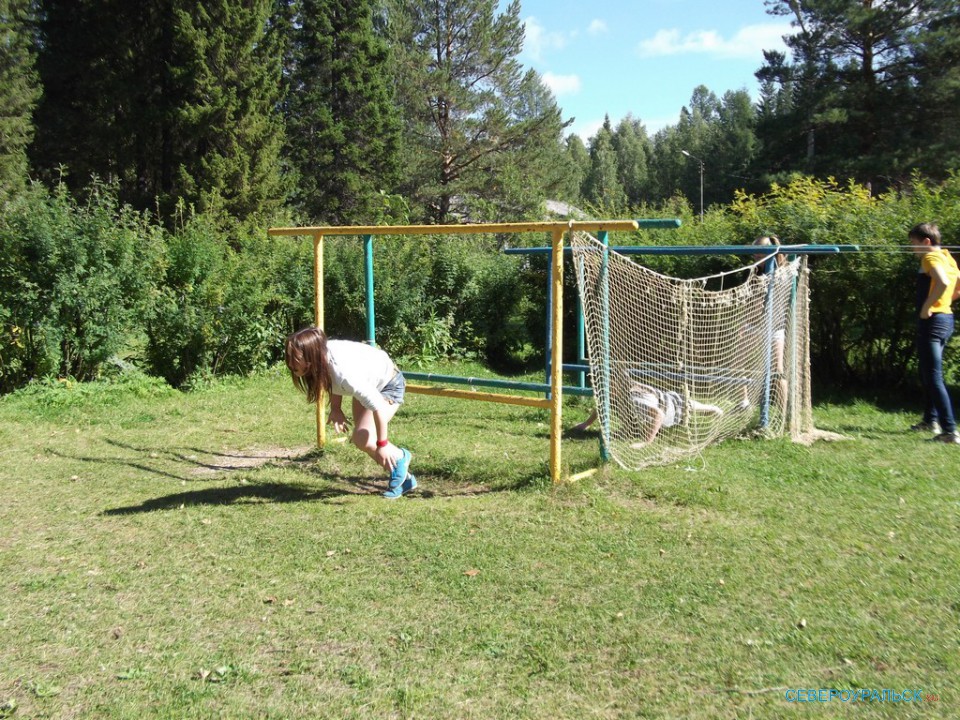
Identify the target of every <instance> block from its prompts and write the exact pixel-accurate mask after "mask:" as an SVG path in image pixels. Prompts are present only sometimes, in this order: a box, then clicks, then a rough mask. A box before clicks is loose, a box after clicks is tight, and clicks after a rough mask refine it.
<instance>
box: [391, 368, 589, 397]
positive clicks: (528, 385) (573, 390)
mask: <svg viewBox="0 0 960 720" xmlns="http://www.w3.org/2000/svg"><path fill="white" fill-rule="evenodd" d="M403 376H404V377H405V378H407V379H410V380H426V381H428V382H438V383H448V384H450V385H470V386H471V387H492V388H503V389H507V390H527V391H530V392H541V393H547V392H550V389H551V388H550V385H548V384H546V383H533V382H522V381H520V380H497V379H496V378H477V377H463V376H460V375H438V374H436V373H418V372H407V371H406V370H404V371H403ZM563 392H564V393H569V394H571V395H593V390H592V389H591V388H578V387H572V386H564V387H563Z"/></svg>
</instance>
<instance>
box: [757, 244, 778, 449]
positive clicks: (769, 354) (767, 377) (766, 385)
mask: <svg viewBox="0 0 960 720" xmlns="http://www.w3.org/2000/svg"><path fill="white" fill-rule="evenodd" d="M776 258H777V256H776V254H774V255H771V256H770V258H769V259H768V260H766V261H765V262H764V264H763V267H764V270H765V272H766V276H767V277H768V278H770V279H769V282H768V284H767V297H766V298H765V300H764V303H765V305H764V309H765V310H766V322H765V323H764V333H763V338H764V342H765V343H766V348H765V350H764V360H765V368H764V378H763V397H762V398H761V400H760V429H761V430H765V429H766V428H767V426H768V425H769V424H770V390H771V386H772V383H773V334H774V330H773V291H774V288H775V287H776V279H777V260H776Z"/></svg>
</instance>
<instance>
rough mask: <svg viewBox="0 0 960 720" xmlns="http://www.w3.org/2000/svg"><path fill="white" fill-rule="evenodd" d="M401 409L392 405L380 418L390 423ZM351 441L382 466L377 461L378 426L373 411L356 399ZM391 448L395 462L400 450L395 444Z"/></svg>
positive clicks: (384, 410) (386, 468)
mask: <svg viewBox="0 0 960 720" xmlns="http://www.w3.org/2000/svg"><path fill="white" fill-rule="evenodd" d="M399 408H400V406H399V405H396V404H393V403H390V404H388V405H387V407H386V408H384V409H383V410H381V411H380V417H381V418H382V419H383V420H384V421H386V422H390V420H391V419H392V418H393V416H394V415H396V413H397V410H398V409H399ZM350 440H351V442H353V444H354V445H356V446H357V447H358V448H359V449H360V450H363V451H364V452H365V453H366V454H367V455H369V456H370V457H371V458H372V459H373V461H374V462H376V463H377V464H378V465H380V464H381V463H380V461H379V460H378V459H377V425H376V423H375V422H374V420H373V411H372V410H367V408H365V407H364V406H363V405H361V404H360V402H359V401H358V400H357V399H356V398H354V400H353V435H352V436H351V437H350ZM389 448H390V450H391V452H392V453H393V457H394V459H395V460H396V459H397V458H399V457H400V448H398V447H397V446H396V445H394V444H393V443H390V445H389ZM384 469H385V470H390V468H389V467H384Z"/></svg>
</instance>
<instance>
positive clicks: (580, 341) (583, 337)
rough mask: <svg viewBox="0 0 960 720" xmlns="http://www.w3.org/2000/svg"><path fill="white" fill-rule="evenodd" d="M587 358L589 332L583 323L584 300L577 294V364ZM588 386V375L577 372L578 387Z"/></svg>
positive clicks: (581, 371) (580, 371)
mask: <svg viewBox="0 0 960 720" xmlns="http://www.w3.org/2000/svg"><path fill="white" fill-rule="evenodd" d="M586 357H587V330H586V327H585V326H584V322H583V300H582V298H581V297H580V293H577V364H578V365H580V364H582V363H583V361H584V359H585V358H586ZM586 386H587V374H586V373H585V372H584V371H583V370H578V371H577V387H579V388H585V387H586Z"/></svg>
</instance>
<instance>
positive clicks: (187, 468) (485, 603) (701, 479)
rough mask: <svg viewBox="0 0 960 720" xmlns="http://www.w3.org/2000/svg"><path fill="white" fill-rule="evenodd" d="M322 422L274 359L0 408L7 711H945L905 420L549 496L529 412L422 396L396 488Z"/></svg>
mask: <svg viewBox="0 0 960 720" xmlns="http://www.w3.org/2000/svg"><path fill="white" fill-rule="evenodd" d="M585 414H586V405H585V404H583V403H582V402H581V403H580V404H575V403H571V404H570V405H569V406H568V407H567V410H566V414H565V420H564V425H565V426H566V427H570V426H571V425H573V424H574V423H576V422H578V421H579V420H581V419H583V417H584V416H585ZM312 418H313V413H312V409H311V408H309V407H308V406H307V405H306V403H304V402H303V401H302V399H301V398H299V397H298V396H297V395H296V394H295V392H294V390H293V388H292V386H291V385H290V383H289V380H288V379H287V378H286V377H285V376H284V375H283V374H281V373H280V372H279V371H277V372H272V373H268V374H265V375H263V376H261V377H257V378H252V379H248V380H243V381H229V382H225V383H223V384H220V385H216V386H212V387H209V388H207V389H203V390H199V391H196V392H193V393H190V394H181V393H177V392H175V391H172V390H168V389H166V388H164V387H162V386H159V385H157V384H154V383H152V382H149V381H146V380H142V379H140V380H132V381H128V382H126V383H119V384H112V385H97V386H71V387H67V386H66V384H59V386H58V387H48V388H45V389H35V390H32V391H26V392H21V393H18V394H16V395H14V396H9V397H6V398H3V399H2V400H0V439H2V446H0V447H2V448H3V450H2V459H3V463H2V466H0V488H2V491H3V502H2V503H0V576H2V584H0V717H5V716H10V717H23V718H128V717H136V718H148V717H149V718H210V717H223V718H247V717H263V718H295V717H304V718H394V717H395V718H478V719H479V718H483V719H486V718H551V719H553V718H619V717H653V718H749V717H755V718H775V717H817V718H833V717H852V716H856V717H858V718H881V717H895V718H911V717H944V718H946V717H958V716H960V692H958V690H960V681H958V672H960V630H958V628H960V533H958V530H960V448H957V447H950V446H945V445H939V444H938V445H934V444H932V443H924V442H922V441H921V438H919V437H917V436H915V435H911V434H909V433H907V432H906V428H907V427H908V426H909V424H910V423H911V422H914V421H915V419H916V418H915V417H914V416H913V415H909V414H906V413H903V412H891V411H882V410H879V409H877V408H876V407H874V406H872V405H869V404H866V403H847V404H828V405H820V406H817V407H816V419H817V424H818V426H819V427H821V428H823V429H826V430H832V431H835V432H839V433H842V434H844V435H845V436H847V437H848V438H849V439H848V440H846V441H843V442H839V443H820V444H817V445H814V446H812V447H803V446H799V445H793V444H791V443H789V442H788V441H785V440H775V441H763V440H737V441H730V442H726V443H723V444H721V445H719V446H716V447H712V448H709V449H708V450H707V451H705V452H704V453H703V454H702V455H701V456H700V457H698V458H695V459H693V460H691V461H689V462H682V463H677V464H675V465H671V466H667V467H662V468H655V469H651V470H647V471H644V472H639V473H628V472H625V471H621V470H619V469H617V468H616V467H612V466H609V467H605V468H604V469H603V470H602V471H601V472H598V473H597V474H595V475H594V476H593V477H591V478H589V479H587V480H584V481H581V482H579V483H575V484H571V485H565V486H561V487H551V486H550V484H549V482H548V481H547V459H548V451H549V448H548V424H549V420H548V416H547V414H546V413H545V412H542V411H538V410H531V409H526V408H518V407H510V406H502V405H492V404H487V403H466V402H462V401H453V400H447V399H439V398H428V397H424V396H415V395H411V396H408V402H407V404H406V405H405V406H404V408H403V409H402V410H401V413H400V415H398V417H397V419H396V420H395V421H394V423H393V425H392V427H391V430H392V431H391V438H392V439H393V440H394V441H396V442H399V443H401V444H403V445H406V446H409V447H410V448H411V449H412V450H413V452H414V465H413V470H414V471H415V472H416V474H417V476H418V478H419V481H420V487H421V489H420V491H419V492H417V493H416V494H414V495H412V496H410V497H406V498H403V499H402V500H399V501H396V502H388V501H385V500H383V499H381V498H380V496H379V491H380V490H382V487H383V481H382V478H381V474H380V471H379V469H378V468H377V467H376V466H375V465H374V464H373V463H372V462H371V461H370V460H369V459H368V458H366V456H363V455H361V454H360V453H359V452H358V451H356V450H355V449H353V448H351V447H349V446H347V445H345V444H342V443H336V442H333V443H330V444H329V445H328V448H327V449H326V450H325V451H324V452H322V453H321V452H317V451H311V449H310V446H311V443H312V439H313V437H314V429H313V419H312ZM563 453H564V456H563V457H564V465H565V469H566V471H567V472H573V473H575V472H578V471H581V470H585V469H587V468H590V467H592V466H596V465H597V464H598V462H599V454H598V450H597V440H596V437H595V436H588V437H580V438H569V439H566V440H564V443H563ZM797 688H804V689H816V688H837V689H841V690H855V689H858V688H865V689H877V690H883V689H891V690H896V691H898V692H901V691H903V690H905V689H909V690H914V689H920V690H922V692H923V693H924V694H925V695H930V696H936V697H937V699H936V700H933V699H932V698H931V699H930V700H928V701H925V702H918V703H909V704H908V703H898V704H895V703H876V702H874V703H862V704H858V705H857V706H856V707H854V706H852V705H851V704H849V703H846V704H844V703H840V702H837V701H834V702H832V703H829V704H813V703H804V704H798V703H791V702H788V701H787V699H786V697H785V693H786V692H787V691H788V690H790V689H794V690H795V689H797Z"/></svg>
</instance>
